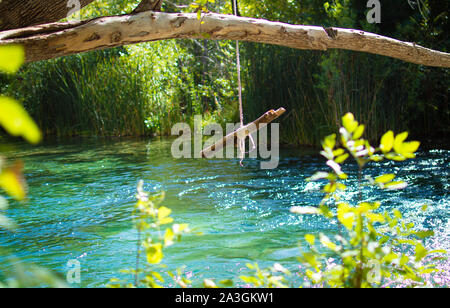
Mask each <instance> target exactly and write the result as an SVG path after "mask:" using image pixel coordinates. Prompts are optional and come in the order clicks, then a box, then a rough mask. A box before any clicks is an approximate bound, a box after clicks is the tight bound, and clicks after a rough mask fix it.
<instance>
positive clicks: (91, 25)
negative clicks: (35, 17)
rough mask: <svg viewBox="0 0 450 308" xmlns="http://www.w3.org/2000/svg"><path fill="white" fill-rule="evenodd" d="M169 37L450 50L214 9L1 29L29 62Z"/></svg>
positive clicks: (427, 56)
mask: <svg viewBox="0 0 450 308" xmlns="http://www.w3.org/2000/svg"><path fill="white" fill-rule="evenodd" d="M165 39H211V40H240V41H248V42H256V43H267V44H275V45H280V46H286V47H291V48H295V49H305V50H306V49H307V50H327V49H347V50H354V51H361V52H367V53H372V54H378V55H383V56H387V57H392V58H396V59H400V60H403V61H406V62H411V63H416V64H422V65H426V66H437V67H450V54H449V53H445V52H440V51H435V50H431V49H428V48H425V47H422V46H419V45H416V44H414V43H409V42H403V41H399V40H395V39H392V38H389V37H384V36H381V35H377V34H373V33H369V32H364V31H361V30H353V29H341V28H327V29H324V28H323V27H317V26H302V25H290V24H285V23H280V22H272V21H267V20H263V19H252V18H246V17H237V16H233V15H222V14H215V13H208V14H205V15H204V16H203V18H202V20H201V21H199V20H198V19H197V15H196V14H194V13H187V14H186V13H161V12H143V13H140V14H136V15H123V16H111V17H102V18H97V19H93V20H88V21H82V22H72V23H54V24H47V25H41V26H35V27H29V28H23V29H17V30H11V31H4V32H0V45H4V44H21V45H23V46H25V50H26V61H27V62H33V61H40V60H46V59H51V58H56V57H61V56H66V55H71V54H77V53H82V52H86V51H91V50H96V49H104V48H111V47H115V46H121V45H129V44H136V43H141V42H148V41H156V40H165Z"/></svg>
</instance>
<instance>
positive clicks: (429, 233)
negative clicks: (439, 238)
mask: <svg viewBox="0 0 450 308" xmlns="http://www.w3.org/2000/svg"><path fill="white" fill-rule="evenodd" d="M413 234H414V235H416V236H418V237H420V238H422V239H424V238H427V237H430V236H434V231H431V230H430V231H416V232H414V233H413Z"/></svg>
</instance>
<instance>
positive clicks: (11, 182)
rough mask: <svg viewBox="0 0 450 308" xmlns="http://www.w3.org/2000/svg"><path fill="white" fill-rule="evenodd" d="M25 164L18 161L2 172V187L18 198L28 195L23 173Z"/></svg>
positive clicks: (0, 175)
mask: <svg viewBox="0 0 450 308" xmlns="http://www.w3.org/2000/svg"><path fill="white" fill-rule="evenodd" d="M22 169H23V164H22V163H21V162H16V163H15V164H14V166H12V167H8V168H5V169H4V170H3V171H2V172H1V173H0V187H1V188H3V189H4V190H5V192H6V193H7V194H8V195H10V196H11V197H13V198H14V199H16V200H19V201H20V200H23V199H24V198H25V196H26V184H25V181H24V179H23V175H22Z"/></svg>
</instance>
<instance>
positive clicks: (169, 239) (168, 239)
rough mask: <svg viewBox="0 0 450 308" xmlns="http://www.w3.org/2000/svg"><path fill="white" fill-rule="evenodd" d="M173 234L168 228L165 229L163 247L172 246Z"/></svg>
mask: <svg viewBox="0 0 450 308" xmlns="http://www.w3.org/2000/svg"><path fill="white" fill-rule="evenodd" d="M174 236H175V235H174V233H173V231H172V229H170V228H168V229H166V233H165V234H164V246H166V247H167V246H171V245H173V238H174Z"/></svg>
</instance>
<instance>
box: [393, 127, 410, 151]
mask: <svg viewBox="0 0 450 308" xmlns="http://www.w3.org/2000/svg"><path fill="white" fill-rule="evenodd" d="M406 138H408V132H403V133H401V134H398V135H397V136H395V139H394V151H395V152H396V153H399V154H402V153H403V141H405V140H406Z"/></svg>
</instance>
